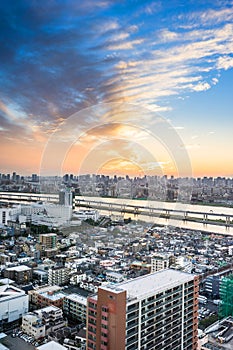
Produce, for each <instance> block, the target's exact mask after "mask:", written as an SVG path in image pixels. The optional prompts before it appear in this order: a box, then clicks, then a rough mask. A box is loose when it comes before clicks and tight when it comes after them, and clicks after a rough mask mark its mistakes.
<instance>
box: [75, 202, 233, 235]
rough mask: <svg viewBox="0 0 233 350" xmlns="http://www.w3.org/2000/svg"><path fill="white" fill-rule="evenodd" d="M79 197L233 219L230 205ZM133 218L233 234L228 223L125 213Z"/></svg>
mask: <svg viewBox="0 0 233 350" xmlns="http://www.w3.org/2000/svg"><path fill="white" fill-rule="evenodd" d="M76 198H77V199H83V200H85V201H99V202H103V203H108V204H113V205H114V203H115V204H122V205H125V204H127V205H135V206H140V207H150V208H161V209H167V210H182V211H192V212H197V213H206V214H208V217H211V216H212V217H214V214H218V215H221V216H220V217H219V219H222V220H225V218H226V216H231V219H233V208H229V207H222V206H210V205H197V204H188V203H180V202H175V203H171V202H160V201H153V200H136V199H128V198H126V199H122V198H102V197H89V196H81V197H76ZM100 212H101V214H103V215H104V214H105V215H109V214H110V211H109V210H101V209H100ZM111 213H118V214H119V212H117V211H114V208H112V209H111ZM129 217H131V219H133V220H140V221H146V222H150V223H152V224H159V225H171V226H178V227H182V228H185V229H193V230H200V231H206V232H212V233H221V234H227V235H233V227H229V226H226V225H220V224H217V223H216V224H209V223H208V224H205V223H202V222H193V221H184V220H177V219H173V218H170V219H165V218H159V217H152V216H151V215H140V214H137V215H134V214H130V213H124V218H129ZM192 217H196V218H200V220H201V216H200V214H196V215H195V214H192Z"/></svg>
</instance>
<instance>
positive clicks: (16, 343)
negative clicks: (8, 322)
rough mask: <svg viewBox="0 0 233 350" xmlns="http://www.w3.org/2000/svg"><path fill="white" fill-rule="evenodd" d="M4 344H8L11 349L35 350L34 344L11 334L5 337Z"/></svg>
mask: <svg viewBox="0 0 233 350" xmlns="http://www.w3.org/2000/svg"><path fill="white" fill-rule="evenodd" d="M2 344H3V345H5V346H7V347H8V348H9V349H10V350H35V347H34V346H33V345H31V344H29V343H26V342H25V341H24V340H22V339H20V338H19V337H15V338H13V337H12V336H11V335H8V336H7V337H6V338H5V339H3V340H2Z"/></svg>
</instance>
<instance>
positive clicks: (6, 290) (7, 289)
mask: <svg viewBox="0 0 233 350" xmlns="http://www.w3.org/2000/svg"><path fill="white" fill-rule="evenodd" d="M27 312H28V295H27V294H25V292H24V291H23V290H21V289H19V288H17V287H14V286H12V285H11V286H10V285H3V286H0V322H1V323H2V324H4V323H9V322H13V321H16V320H19V319H20V318H21V317H22V316H23V315H24V314H26V313H27Z"/></svg>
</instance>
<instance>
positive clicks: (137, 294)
mask: <svg viewBox="0 0 233 350" xmlns="http://www.w3.org/2000/svg"><path fill="white" fill-rule="evenodd" d="M193 279H194V275H191V274H189V273H186V272H181V271H178V270H172V269H166V270H161V271H158V272H155V273H150V274H148V275H145V276H142V277H138V278H135V279H132V280H129V281H126V282H122V283H117V284H107V285H106V286H104V287H103V286H101V287H99V288H100V289H103V290H108V291H111V292H114V293H121V292H123V291H126V293H127V298H130V299H142V298H145V297H146V296H147V295H148V296H149V295H151V294H156V293H159V292H161V291H163V290H167V289H170V288H173V287H176V286H178V285H180V284H183V283H186V282H189V281H192V280H193Z"/></svg>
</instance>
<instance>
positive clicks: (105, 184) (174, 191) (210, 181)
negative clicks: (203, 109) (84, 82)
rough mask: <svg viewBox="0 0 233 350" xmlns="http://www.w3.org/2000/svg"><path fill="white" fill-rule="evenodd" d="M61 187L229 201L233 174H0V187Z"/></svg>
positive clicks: (78, 191) (171, 198) (193, 200)
mask: <svg viewBox="0 0 233 350" xmlns="http://www.w3.org/2000/svg"><path fill="white" fill-rule="evenodd" d="M62 188H69V189H70V190H71V191H72V192H73V193H74V194H76V195H83V196H101V197H113V198H132V199H152V200H159V201H187V202H191V203H206V204H208V203H215V204H222V205H232V204H233V178H230V177H229V178H226V177H207V176H205V177H198V178H188V177H184V178H181V177H180V178H179V177H178V178H176V177H174V176H167V175H163V176H146V175H145V176H143V177H139V176H138V177H129V176H128V175H126V176H117V175H113V176H108V175H96V174H92V175H90V174H86V175H77V176H75V175H73V174H65V175H64V176H63V177H59V176H50V177H44V176H39V175H38V174H32V175H31V176H21V175H19V174H17V173H16V172H13V173H12V174H0V191H13V192H29V193H41V192H45V193H57V192H58V191H59V190H60V189H62Z"/></svg>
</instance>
